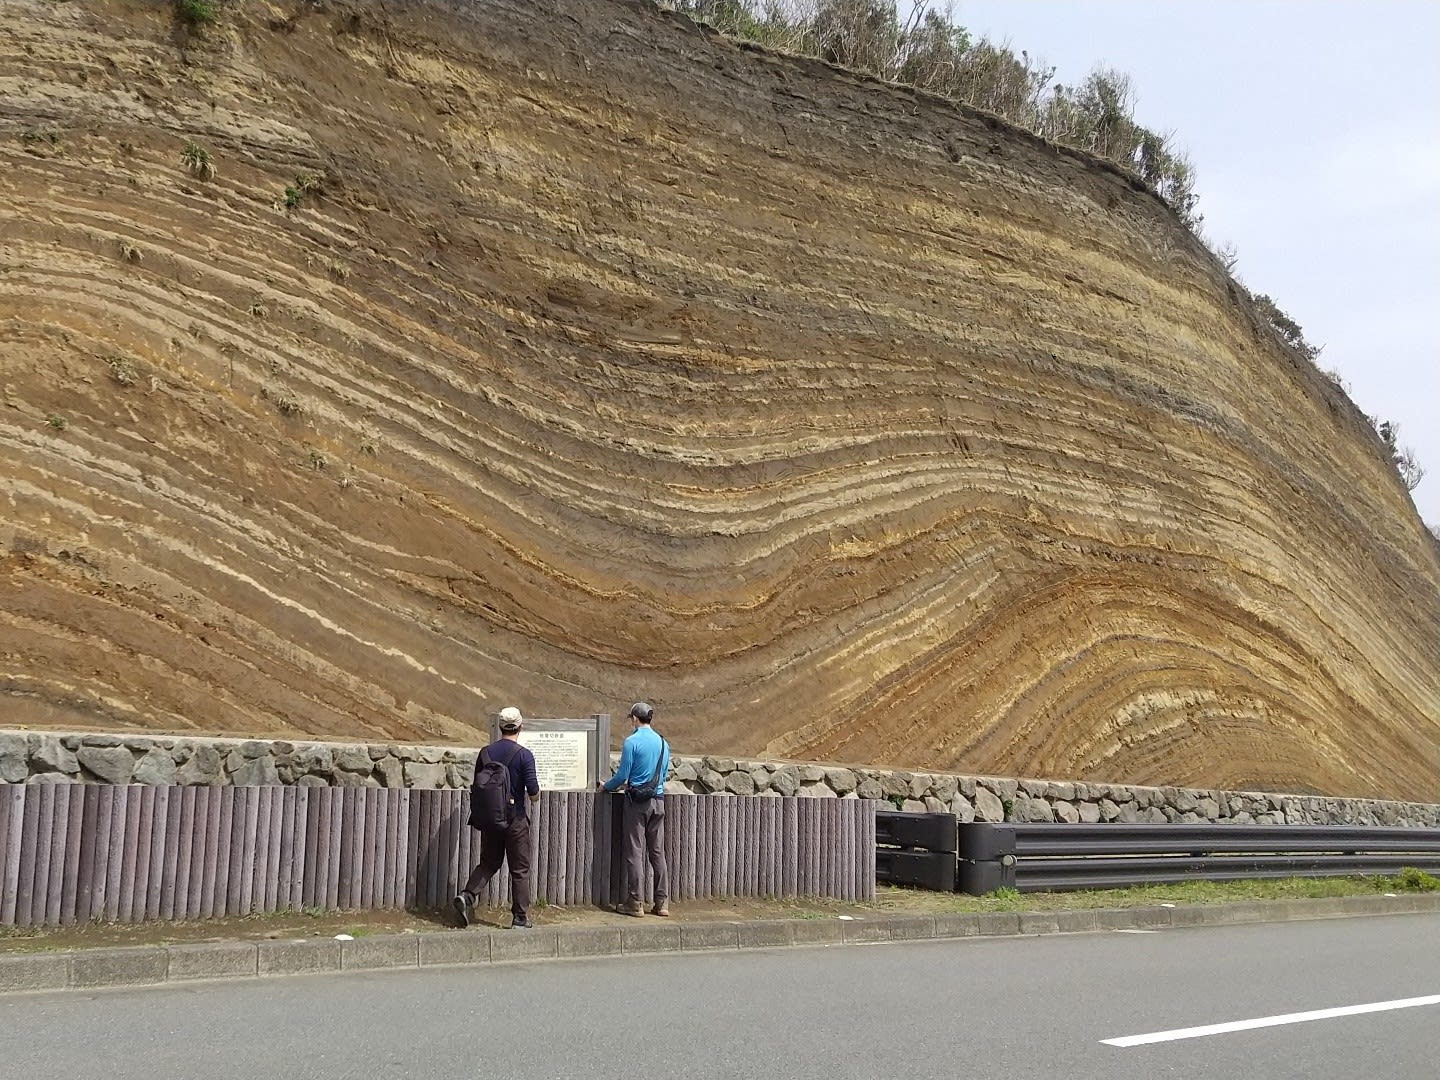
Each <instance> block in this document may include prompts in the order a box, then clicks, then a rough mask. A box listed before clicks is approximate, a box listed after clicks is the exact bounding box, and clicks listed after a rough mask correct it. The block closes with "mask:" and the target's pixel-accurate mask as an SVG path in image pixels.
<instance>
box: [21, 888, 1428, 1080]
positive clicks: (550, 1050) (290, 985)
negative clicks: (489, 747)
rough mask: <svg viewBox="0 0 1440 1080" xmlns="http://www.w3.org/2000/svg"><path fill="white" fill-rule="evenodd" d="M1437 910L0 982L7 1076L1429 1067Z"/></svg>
mask: <svg viewBox="0 0 1440 1080" xmlns="http://www.w3.org/2000/svg"><path fill="white" fill-rule="evenodd" d="M1428 997H1436V998H1437V999H1440V915H1412V916H1397V917H1389V918H1354V919H1334V920H1326V921H1318V922H1301V923H1283V924H1274V925H1261V926H1240V927H1205V928H1193V929H1175V930H1165V931H1161V932H1158V933H1149V934H1136V933H1107V934H1085V935H1075V936H1049V937H1034V938H1018V939H1017V938H1000V939H993V938H992V939H982V940H972V941H948V942H925V943H914V944H885V945H874V946H845V947H840V946H837V947H832V948H826V949H786V950H775V951H767V952H739V953H736V952H729V953H717V954H714V955H696V954H686V955H670V956H656V957H632V958H615V959H606V960H595V961H564V962H549V963H539V964H523V965H503V966H501V965H497V966H495V967H493V968H470V969H450V970H425V971H413V972H385V973H376V974H342V975H325V976H297V977H292V978H277V979H262V980H253V981H245V982H217V983H206V984H195V985H192V986H186V987H175V986H164V987H157V988H155V989H147V990H109V991H100V992H95V993H77V992H74V991H71V992H67V993H59V994H37V995H25V996H16V997H6V998H0V1076H4V1077H16V1078H20V1077H24V1078H26V1080H49V1078H55V1080H61V1078H64V1080H71V1078H73V1077H77V1076H103V1077H106V1078H107V1080H132V1078H134V1080H140V1078H145V1080H151V1078H155V1077H185V1078H191V1077H194V1078H203V1080H232V1078H233V1080H239V1078H245V1080H250V1078H256V1077H265V1078H267V1080H268V1078H284V1077H296V1078H299V1077H304V1078H307V1080H309V1078H331V1077H336V1078H338V1077H347V1078H348V1077H355V1078H365V1080H371V1078H391V1077H393V1078H405V1080H420V1078H424V1080H434V1078H443V1077H467V1078H468V1077H481V1078H484V1080H491V1078H496V1080H498V1078H501V1077H504V1078H506V1080H554V1078H562V1077H563V1078H569V1077H577V1078H578V1077H586V1078H596V1080H641V1078H643V1080H662V1078H672V1077H674V1078H688V1077H732V1076H733V1077H744V1078H752V1077H765V1078H769V1077H778V1078H796V1080H821V1078H823V1080H841V1078H857V1080H878V1078H884V1080H932V1078H933V1080H940V1078H944V1080H955V1078H957V1077H961V1078H970V1080H991V1078H993V1080H1025V1078H1028V1077H1063V1078H1065V1080H1102V1078H1103V1080H1129V1078H1136V1080H1139V1078H1145V1080H1150V1078H1154V1077H1169V1076H1174V1077H1186V1078H1197V1077H1227V1078H1230V1077H1235V1078H1245V1080H1290V1078H1295V1080H1301V1078H1304V1080H1327V1078H1336V1080H1341V1078H1343V1080H1355V1078H1356V1077H1364V1076H1381V1077H1385V1078H1386V1080H1422V1078H1423V1080H1434V1078H1435V1077H1436V1076H1437V1075H1440V1064H1437V1062H1440V1000H1437V1001H1435V1002H1433V1003H1423V1004H1419V1005H1416V1006H1412V1007H1407V1008H1399V1009H1392V1010H1387V1011H1379V1012H1371V1013H1366V1014H1361V1015H1346V1016H1339V1017H1334V1018H1328V1019H1320V1020H1315V1021H1312V1022H1307V1023H1293V1024H1285V1025H1282V1026H1273V1027H1265V1028H1260V1029H1256V1030H1243V1031H1235V1032H1226V1033H1222V1034H1213V1035H1208V1036H1205V1037H1198V1038H1194V1037H1192V1038H1182V1039H1176V1040H1174V1041H1168V1042H1161V1043H1157V1044H1153V1045H1141V1046H1132V1047H1117V1046H1112V1045H1106V1044H1105V1043H1104V1042H1102V1040H1106V1039H1113V1038H1122V1037H1125V1036H1133V1035H1142V1034H1149V1033H1155V1032H1162V1031H1170V1030H1174V1029H1181V1028H1189V1027H1193V1026H1196V1025H1208V1024H1217V1023H1223V1022H1228V1021H1241V1020H1252V1019H1255V1018H1261V1017H1270V1016H1274V1015H1276V1014H1289V1013H1297V1012H1307V1011H1312V1010H1320V1009H1332V1008H1337V1007H1341V1006H1350V1005H1364V1004H1370V1003H1377V1002H1391V1001H1396V1000H1400V999H1414V998H1421V999H1424V998H1428Z"/></svg>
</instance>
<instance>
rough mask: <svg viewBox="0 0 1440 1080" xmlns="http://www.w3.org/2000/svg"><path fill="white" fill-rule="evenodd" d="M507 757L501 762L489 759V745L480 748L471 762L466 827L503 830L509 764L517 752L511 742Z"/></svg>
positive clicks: (508, 802) (507, 809) (508, 796)
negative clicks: (468, 809) (473, 765)
mask: <svg viewBox="0 0 1440 1080" xmlns="http://www.w3.org/2000/svg"><path fill="white" fill-rule="evenodd" d="M512 745H513V749H512V750H511V751H510V757H509V758H507V759H506V761H505V763H504V764H503V765H502V764H501V763H500V762H498V761H492V760H491V759H490V748H489V747H488V746H487V747H486V748H485V749H484V750H481V751H480V756H479V758H477V759H476V761H475V782H474V783H472V784H471V785H470V827H471V828H472V829H504V828H506V827H507V826H508V825H509V824H510V807H511V806H512V805H513V804H514V799H513V798H512V797H511V794H510V763H511V762H513V761H514V760H515V755H516V754H518V753H519V752H520V744H519V743H514V744H512Z"/></svg>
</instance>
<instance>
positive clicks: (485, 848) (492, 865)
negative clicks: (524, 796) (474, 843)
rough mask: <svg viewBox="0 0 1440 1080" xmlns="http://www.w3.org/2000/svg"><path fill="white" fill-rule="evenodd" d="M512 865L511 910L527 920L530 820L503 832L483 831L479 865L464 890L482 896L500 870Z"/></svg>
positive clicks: (515, 823) (522, 818) (517, 820)
mask: <svg viewBox="0 0 1440 1080" xmlns="http://www.w3.org/2000/svg"><path fill="white" fill-rule="evenodd" d="M506 861H508V862H509V863H510V911H511V913H512V914H514V915H518V916H519V917H520V918H522V919H523V918H525V917H526V915H527V913H528V912H529V911H530V819H529V818H528V817H525V816H523V815H522V816H520V817H517V818H515V820H514V821H512V822H510V824H509V825H508V826H506V827H505V828H503V829H483V830H481V832H480V862H479V863H478V864H477V865H476V867H475V869H474V870H473V871H471V873H470V880H469V881H467V882H466V883H465V891H466V892H468V893H469V894H470V895H471V896H479V895H480V894H481V893H482V892H484V891H485V886H486V885H488V884H490V879H491V878H492V877H494V876H495V874H496V872H498V871H499V869H500V864H501V863H503V862H506Z"/></svg>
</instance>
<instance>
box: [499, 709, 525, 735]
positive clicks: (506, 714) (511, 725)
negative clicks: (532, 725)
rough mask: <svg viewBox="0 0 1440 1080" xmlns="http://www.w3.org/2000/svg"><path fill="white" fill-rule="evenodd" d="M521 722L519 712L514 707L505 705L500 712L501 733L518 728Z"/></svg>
mask: <svg viewBox="0 0 1440 1080" xmlns="http://www.w3.org/2000/svg"><path fill="white" fill-rule="evenodd" d="M522 722H523V718H522V717H521V716H520V710H519V709H517V708H515V706H514V705H506V706H505V708H503V709H501V710H500V730H501V731H513V730H514V729H516V728H518V727H519V726H520V724H521V723H522Z"/></svg>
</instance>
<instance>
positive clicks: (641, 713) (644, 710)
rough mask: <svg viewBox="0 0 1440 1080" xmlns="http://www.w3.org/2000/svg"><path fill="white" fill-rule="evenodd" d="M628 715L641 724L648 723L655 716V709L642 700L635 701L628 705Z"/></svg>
mask: <svg viewBox="0 0 1440 1080" xmlns="http://www.w3.org/2000/svg"><path fill="white" fill-rule="evenodd" d="M630 715H631V716H633V717H634V718H635V719H636V720H639V721H640V722H641V723H642V724H648V723H650V721H651V720H653V719H654V718H655V710H654V709H652V708H651V707H650V706H649V705H647V704H645V702H643V701H637V702H635V704H634V705H631V706H630Z"/></svg>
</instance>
